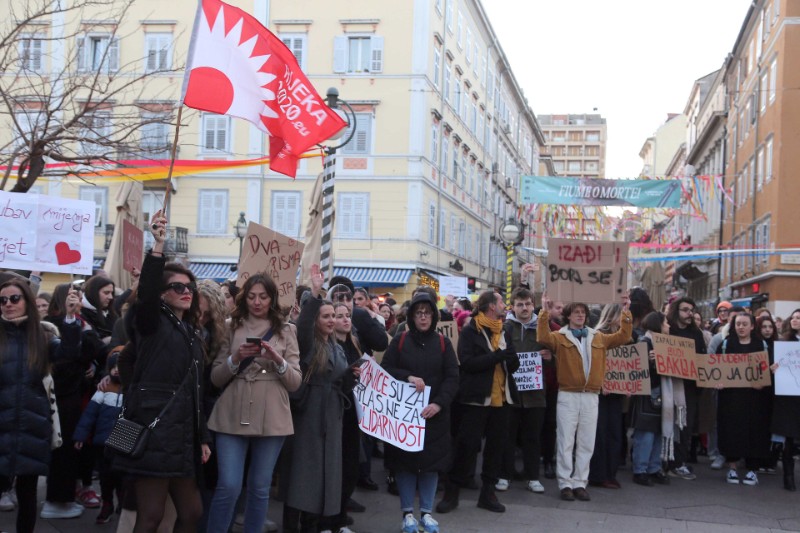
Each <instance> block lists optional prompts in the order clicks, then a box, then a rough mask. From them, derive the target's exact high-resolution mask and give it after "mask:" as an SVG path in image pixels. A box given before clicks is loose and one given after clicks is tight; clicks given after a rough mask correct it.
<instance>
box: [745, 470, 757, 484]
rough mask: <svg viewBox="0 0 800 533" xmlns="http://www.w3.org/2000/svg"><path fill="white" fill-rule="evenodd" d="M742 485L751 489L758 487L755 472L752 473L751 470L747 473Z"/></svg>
mask: <svg viewBox="0 0 800 533" xmlns="http://www.w3.org/2000/svg"><path fill="white" fill-rule="evenodd" d="M742 483H744V484H745V485H750V486H751V487H754V486H756V485H758V476H757V475H756V473H755V472H753V471H752V470H751V471H749V472H748V473H747V475H746V476H744V479H743V480H742Z"/></svg>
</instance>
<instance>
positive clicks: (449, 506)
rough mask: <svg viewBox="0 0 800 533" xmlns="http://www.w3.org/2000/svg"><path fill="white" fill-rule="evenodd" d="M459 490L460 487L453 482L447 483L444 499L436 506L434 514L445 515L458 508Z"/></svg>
mask: <svg viewBox="0 0 800 533" xmlns="http://www.w3.org/2000/svg"><path fill="white" fill-rule="evenodd" d="M460 490H461V487H459V486H458V485H456V484H455V483H453V482H448V483H447V486H446V487H445V488H444V497H443V498H442V501H440V502H439V504H438V505H437V506H436V512H437V513H440V514H445V513H449V512H450V511H452V510H454V509H455V508H456V507H458V493H459V492H460Z"/></svg>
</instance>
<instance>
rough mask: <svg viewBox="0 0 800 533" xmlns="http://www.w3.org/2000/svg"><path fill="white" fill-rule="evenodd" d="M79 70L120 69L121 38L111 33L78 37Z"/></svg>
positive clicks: (102, 70) (110, 70)
mask: <svg viewBox="0 0 800 533" xmlns="http://www.w3.org/2000/svg"><path fill="white" fill-rule="evenodd" d="M76 55H77V60H78V71H79V72H116V71H118V70H119V39H117V38H116V37H112V36H110V35H83V36H80V37H78V45H77V54H76Z"/></svg>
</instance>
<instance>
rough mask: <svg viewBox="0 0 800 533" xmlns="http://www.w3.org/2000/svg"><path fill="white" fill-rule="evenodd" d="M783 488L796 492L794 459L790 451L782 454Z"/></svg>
mask: <svg viewBox="0 0 800 533" xmlns="http://www.w3.org/2000/svg"><path fill="white" fill-rule="evenodd" d="M783 488H784V489H786V490H790V491H792V492H794V491H796V490H797V487H796V486H795V484H794V457H792V452H791V451H790V452H789V453H786V452H784V454H783Z"/></svg>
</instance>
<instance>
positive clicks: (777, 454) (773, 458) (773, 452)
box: [767, 442, 783, 470]
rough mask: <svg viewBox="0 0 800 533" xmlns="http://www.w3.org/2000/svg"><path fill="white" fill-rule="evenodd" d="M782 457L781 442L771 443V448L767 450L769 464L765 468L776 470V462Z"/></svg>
mask: <svg viewBox="0 0 800 533" xmlns="http://www.w3.org/2000/svg"><path fill="white" fill-rule="evenodd" d="M782 455H783V443H782V442H773V443H772V446H770V449H769V464H768V465H767V468H772V469H773V470H774V469H776V468H778V460H779V459H780V458H781V456H782Z"/></svg>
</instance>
